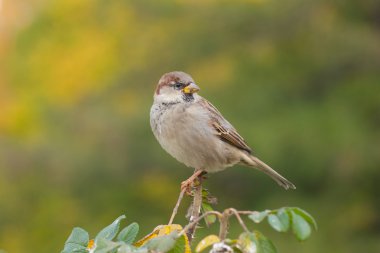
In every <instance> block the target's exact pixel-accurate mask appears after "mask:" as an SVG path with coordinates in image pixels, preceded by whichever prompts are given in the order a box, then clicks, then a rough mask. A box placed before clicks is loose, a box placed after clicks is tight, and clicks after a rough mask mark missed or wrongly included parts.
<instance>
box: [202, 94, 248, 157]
mask: <svg viewBox="0 0 380 253" xmlns="http://www.w3.org/2000/svg"><path fill="white" fill-rule="evenodd" d="M203 102H204V103H205V104H204V105H205V106H206V107H207V109H208V110H209V111H210V113H211V122H210V123H211V125H212V127H214V129H215V130H216V134H217V135H218V136H219V137H220V139H221V140H223V141H225V142H227V143H229V144H231V145H232V146H235V147H237V148H238V149H242V150H245V151H247V152H248V153H251V152H252V150H251V148H250V147H249V146H248V145H247V143H246V142H245V141H244V139H243V137H241V136H240V135H239V134H238V133H237V131H236V129H235V128H234V127H233V126H232V125H231V124H230V123H229V122H228V121H227V120H226V119H225V118H223V116H222V114H221V113H220V112H219V111H218V109H216V108H215V106H213V105H212V104H211V103H210V102H209V101H207V100H206V99H204V100H203Z"/></svg>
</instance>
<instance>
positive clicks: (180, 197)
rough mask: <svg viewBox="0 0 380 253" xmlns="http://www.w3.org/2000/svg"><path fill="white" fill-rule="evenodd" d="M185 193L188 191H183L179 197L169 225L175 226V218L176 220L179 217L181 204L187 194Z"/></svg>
mask: <svg viewBox="0 0 380 253" xmlns="http://www.w3.org/2000/svg"><path fill="white" fill-rule="evenodd" d="M185 191H186V189H183V190H182V191H181V193H180V194H179V197H178V200H177V203H176V205H175V207H174V209H173V212H172V216H171V217H170V220H169V224H168V225H171V224H173V221H174V218H175V216H176V215H177V212H178V208H179V205H180V204H181V201H182V199H183V196H184V194H185Z"/></svg>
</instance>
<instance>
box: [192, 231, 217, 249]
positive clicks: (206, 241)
mask: <svg viewBox="0 0 380 253" xmlns="http://www.w3.org/2000/svg"><path fill="white" fill-rule="evenodd" d="M218 242H220V238H219V237H218V236H216V235H209V236H206V237H205V238H203V239H202V241H200V242H199V243H198V245H197V247H196V248H195V251H196V252H197V253H199V252H202V251H203V250H205V249H206V248H208V247H210V246H211V245H213V244H215V243H218Z"/></svg>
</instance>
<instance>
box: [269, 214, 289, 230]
mask: <svg viewBox="0 0 380 253" xmlns="http://www.w3.org/2000/svg"><path fill="white" fill-rule="evenodd" d="M268 223H269V225H270V226H271V227H272V228H273V229H274V230H276V231H278V232H285V231H286V227H285V226H284V225H283V224H282V222H281V220H280V218H278V216H277V215H275V214H270V215H269V216H268Z"/></svg>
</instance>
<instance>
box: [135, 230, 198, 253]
mask: <svg viewBox="0 0 380 253" xmlns="http://www.w3.org/2000/svg"><path fill="white" fill-rule="evenodd" d="M182 229H183V228H182V226H181V225H178V224H172V225H159V226H157V227H156V228H155V229H154V230H153V232H152V233H150V234H148V235H146V236H145V237H144V238H142V239H141V240H139V241H138V242H136V243H135V244H134V246H136V247H141V246H143V245H144V244H145V243H147V242H148V241H149V240H151V239H153V238H156V237H157V236H163V235H169V234H170V233H172V232H173V231H178V232H179V231H181V230H182ZM183 237H184V238H185V252H184V253H191V248H190V244H189V240H188V238H187V236H186V234H184V235H183Z"/></svg>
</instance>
